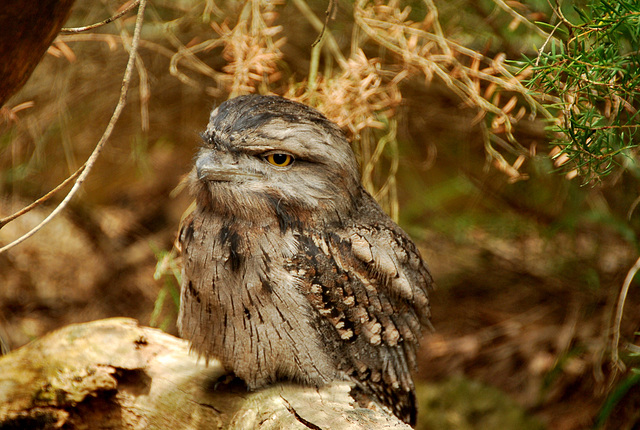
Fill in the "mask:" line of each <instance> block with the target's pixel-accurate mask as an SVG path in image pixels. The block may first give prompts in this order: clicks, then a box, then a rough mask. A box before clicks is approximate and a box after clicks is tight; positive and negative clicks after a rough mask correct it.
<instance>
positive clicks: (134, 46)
mask: <svg viewBox="0 0 640 430" xmlns="http://www.w3.org/2000/svg"><path fill="white" fill-rule="evenodd" d="M146 6H147V0H140V1H139V6H138V16H137V18H136V27H135V30H134V32H133V39H132V42H131V47H130V49H129V60H128V61H127V67H126V69H125V72H124V76H123V78H122V87H121V89H120V98H119V99H118V104H117V105H116V107H115V109H114V111H113V115H111V119H110V120H109V124H107V127H106V129H105V131H104V133H103V134H102V137H101V138H100V140H99V141H98V143H97V144H96V147H95V148H94V149H93V152H92V153H91V155H90V156H89V158H88V159H87V161H86V162H85V164H84V170H83V171H82V172H81V173H80V175H79V176H78V179H77V180H76V183H75V184H74V185H73V187H72V188H71V190H70V191H69V193H68V194H67V195H66V197H65V198H64V200H62V202H60V204H59V205H58V206H56V208H55V209H54V210H53V211H52V212H51V213H50V214H49V215H48V216H47V217H46V218H45V219H44V220H42V221H41V222H40V224H38V225H37V226H35V227H34V228H32V229H31V230H30V231H28V232H27V233H25V234H24V235H22V236H21V237H19V238H18V239H16V240H14V241H13V242H11V243H9V244H8V245H5V246H4V247H2V248H0V254H2V253H3V252H5V251H7V250H9V249H11V248H13V247H14V246H16V245H18V244H20V243H22V242H24V241H25V240H27V239H28V238H30V237H31V236H33V235H34V234H36V233H37V232H38V231H39V230H40V229H42V227H44V226H45V225H47V224H48V223H49V222H50V221H51V220H52V219H53V218H54V217H55V216H56V215H58V214H59V213H60V212H62V210H64V209H65V208H66V207H67V205H68V204H69V202H70V201H71V199H72V198H73V197H74V196H75V195H76V193H77V192H78V190H79V189H80V187H81V186H82V184H83V183H84V181H85V180H86V179H87V177H88V175H89V173H90V172H91V170H92V169H93V166H94V165H95V163H96V160H97V159H98V156H99V155H100V152H101V151H102V149H103V148H104V145H105V144H106V142H107V140H109V137H110V136H111V133H112V132H113V129H114V127H115V124H116V122H117V121H118V118H120V114H121V113H122V110H123V109H124V106H125V105H126V104H127V93H128V90H129V84H130V83H131V74H132V73H133V67H134V64H135V59H136V53H137V51H138V43H139V41H140V33H141V30H142V22H143V21H144V10H145V8H146Z"/></svg>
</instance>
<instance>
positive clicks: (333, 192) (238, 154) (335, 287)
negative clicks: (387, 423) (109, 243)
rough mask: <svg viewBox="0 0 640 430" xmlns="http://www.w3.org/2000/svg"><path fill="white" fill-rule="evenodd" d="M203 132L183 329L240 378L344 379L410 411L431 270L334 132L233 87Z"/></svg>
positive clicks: (365, 394) (186, 229)
mask: <svg viewBox="0 0 640 430" xmlns="http://www.w3.org/2000/svg"><path fill="white" fill-rule="evenodd" d="M203 138H204V141H205V144H204V146H203V147H202V149H201V150H200V152H199V153H198V156H197V160H196V163H195V168H194V170H193V171H192V172H191V174H190V178H189V182H190V187H191V192H192V193H193V195H194V197H195V199H196V202H197V208H196V209H195V210H194V212H193V213H192V214H191V215H190V216H189V217H188V218H187V219H186V220H185V221H184V223H183V226H182V228H181V232H180V243H181V245H182V253H183V263H184V270H183V280H182V295H181V300H182V301H181V306H180V316H179V327H180V332H181V334H182V336H183V337H185V338H187V339H189V340H191V342H192V345H193V348H194V349H195V350H196V351H198V352H199V353H201V354H203V355H205V356H207V357H215V358H217V359H219V360H220V361H221V362H222V363H223V365H224V366H225V367H226V368H227V369H228V370H229V371H230V372H233V373H235V375H236V376H238V377H239V378H241V379H242V380H244V381H245V382H246V384H247V386H248V387H249V388H250V389H256V388H260V387H263V386H265V385H268V384H271V383H274V382H276V381H283V380H286V381H296V382H299V383H302V384H307V385H316V386H321V385H323V384H325V383H327V382H330V381H333V380H349V379H351V380H353V381H355V383H356V385H357V387H358V390H357V393H355V395H356V397H357V398H358V400H359V401H360V402H363V403H366V402H367V401H368V400H369V399H373V400H377V401H379V402H380V403H382V404H383V405H385V406H387V407H389V408H390V409H391V410H392V411H393V412H394V413H395V414H396V415H397V416H398V417H399V418H401V419H403V420H404V421H406V422H409V423H411V424H413V423H414V422H415V413H416V412H415V398H414V393H413V390H414V386H413V380H412V378H411V373H410V372H411V370H412V369H413V368H414V367H415V365H416V363H415V361H416V347H417V346H418V341H419V339H420V336H421V331H422V328H423V327H424V326H425V325H427V324H428V323H429V315H430V313H429V302H428V298H427V290H428V289H429V287H430V285H431V282H432V281H431V277H430V275H429V272H428V270H427V267H426V265H425V264H424V262H423V261H422V259H421V258H420V254H419V252H418V250H417V249H416V247H415V245H414V244H413V242H412V241H411V239H409V237H408V236H407V235H406V234H405V233H404V231H402V230H401V229H400V227H398V226H397V225H396V224H395V223H394V222H393V221H392V220H391V219H390V218H389V217H388V216H387V215H386V214H385V213H384V212H383V211H382V209H381V208H380V206H378V204H377V203H376V202H375V201H374V200H373V198H372V197H371V196H370V195H369V194H368V193H367V192H366V191H365V190H364V189H363V188H362V186H361V184H360V180H359V174H358V168H357V162H356V160H355V156H354V154H353V151H352V150H351V148H350V146H349V144H348V142H347V140H346V139H345V137H344V135H343V133H342V132H341V131H340V129H339V128H338V127H337V126H336V125H335V124H333V123H332V122H330V121H329V120H327V119H326V118H325V117H324V116H322V115H321V114H320V113H318V112H317V111H316V110H314V109H312V108H310V107H308V106H305V105H302V104H300V103H296V102H293V101H290V100H287V99H284V98H281V97H275V96H242V97H237V98H234V99H232V100H229V101H227V102H225V103H222V104H221V105H220V107H219V108H217V109H215V110H214V111H213V112H212V113H211V119H210V122H209V125H208V127H207V130H206V132H205V133H204V135H203ZM272 154H288V155H291V156H293V157H294V159H295V161H293V163H292V164H290V165H288V166H286V167H278V166H276V165H273V164H271V163H270V162H269V155H272ZM277 157H279V158H278V159H279V160H281V159H283V156H277ZM272 161H273V160H272ZM280 164H282V163H280Z"/></svg>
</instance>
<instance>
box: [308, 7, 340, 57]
mask: <svg viewBox="0 0 640 430" xmlns="http://www.w3.org/2000/svg"><path fill="white" fill-rule="evenodd" d="M334 13H335V1H334V0H329V6H327V11H326V12H325V15H326V16H325V18H324V25H323V26H322V30H321V31H320V34H319V35H318V37H316V40H315V41H314V42H313V43H312V44H311V47H312V48H315V46H316V45H317V44H318V43H320V41H321V40H322V36H324V31H325V30H326V29H327V27H328V26H329V20H330V19H331V18H332V16H333V14H334Z"/></svg>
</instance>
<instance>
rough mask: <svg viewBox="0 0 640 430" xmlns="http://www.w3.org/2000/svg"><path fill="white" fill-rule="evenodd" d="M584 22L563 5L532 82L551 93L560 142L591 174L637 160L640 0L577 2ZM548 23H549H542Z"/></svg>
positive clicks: (587, 176) (533, 62) (534, 62)
mask: <svg viewBox="0 0 640 430" xmlns="http://www.w3.org/2000/svg"><path fill="white" fill-rule="evenodd" d="M574 10H575V16H577V17H578V19H577V21H580V22H577V23H572V22H570V21H569V20H567V18H566V17H565V16H564V15H563V13H562V12H561V11H560V10H556V11H555V12H556V18H557V19H558V20H559V21H558V24H557V25H555V26H550V25H549V24H544V25H546V26H547V27H549V28H548V31H549V32H550V34H551V36H550V38H549V39H548V40H547V43H546V44H545V45H546V46H544V49H542V50H541V51H542V52H541V53H540V55H539V56H538V57H537V58H535V59H528V60H527V63H528V65H529V66H532V67H533V71H534V73H533V74H532V77H531V78H530V79H529V82H528V85H529V87H530V88H532V89H535V90H536V91H540V92H544V93H545V94H548V95H550V96H552V97H551V98H550V99H549V101H548V102H547V104H546V106H547V108H548V109H550V110H553V111H555V112H556V113H557V120H556V121H555V122H553V123H552V125H551V126H550V127H549V129H550V130H551V131H552V133H553V139H554V140H553V144H555V145H558V146H559V147H560V149H561V152H560V153H558V154H557V156H560V154H566V156H567V157H568V159H569V160H570V161H571V162H569V163H565V164H564V167H566V168H568V169H575V170H577V172H576V173H578V174H579V175H581V177H582V178H583V180H584V181H585V182H589V181H594V180H595V181H597V180H600V179H601V178H602V177H604V176H606V175H607V174H608V173H610V172H611V171H612V170H613V169H614V168H615V167H616V166H619V165H622V166H625V167H626V168H637V167H636V166H635V161H634V160H635V154H636V152H637V147H638V144H639V143H640V142H639V134H638V124H639V123H640V121H639V120H640V118H639V113H638V111H639V109H640V2H638V1H637V0H595V1H592V2H591V4H590V5H589V6H588V7H587V8H586V9H578V8H575V7H574ZM541 25H543V24H541Z"/></svg>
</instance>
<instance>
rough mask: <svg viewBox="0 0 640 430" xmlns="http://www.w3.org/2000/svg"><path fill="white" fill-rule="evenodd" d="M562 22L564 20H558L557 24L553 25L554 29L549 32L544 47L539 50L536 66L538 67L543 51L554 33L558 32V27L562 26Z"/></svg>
mask: <svg viewBox="0 0 640 430" xmlns="http://www.w3.org/2000/svg"><path fill="white" fill-rule="evenodd" d="M561 24H562V21H558V23H557V24H556V26H555V27H553V30H551V33H549V36H547V39H546V40H545V41H544V43H543V44H542V47H540V49H539V50H538V58H536V67H538V64H540V57H542V53H543V52H544V48H546V47H547V44H548V43H549V41H550V40H551V38H552V37H553V33H555V32H556V30H557V29H558V27H560V25H561Z"/></svg>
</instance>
